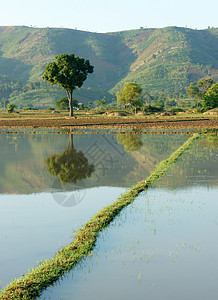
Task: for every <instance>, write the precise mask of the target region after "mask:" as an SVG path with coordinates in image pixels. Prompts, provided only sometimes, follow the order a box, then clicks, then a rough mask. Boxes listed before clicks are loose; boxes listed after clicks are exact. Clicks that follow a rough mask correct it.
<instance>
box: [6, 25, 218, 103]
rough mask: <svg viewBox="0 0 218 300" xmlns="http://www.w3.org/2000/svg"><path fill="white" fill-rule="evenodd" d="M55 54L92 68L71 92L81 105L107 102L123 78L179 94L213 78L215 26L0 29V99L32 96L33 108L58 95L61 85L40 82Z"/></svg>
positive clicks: (217, 72)
mask: <svg viewBox="0 0 218 300" xmlns="http://www.w3.org/2000/svg"><path fill="white" fill-rule="evenodd" d="M60 53H74V54H75V55H78V56H81V57H84V58H86V59H89V60H90V62H91V64H92V65H94V67H95V69H94V73H93V74H91V75H89V77H88V79H87V81H86V82H85V84H84V88H83V89H81V91H77V93H76V96H77V97H78V98H79V100H80V101H84V103H87V102H88V101H90V100H91V101H93V100H97V99H99V97H102V98H103V97H104V96H106V97H107V98H109V101H111V100H112V97H111V96H109V94H108V93H107V92H110V93H112V94H115V92H116V91H117V90H119V89H120V88H121V87H122V84H123V83H124V82H125V81H135V82H137V83H140V84H141V85H142V87H143V89H145V90H147V91H148V92H150V93H159V94H160V93H161V92H162V91H163V92H164V93H173V92H179V93H184V92H185V89H186V87H187V86H188V85H189V83H190V82H192V81H198V80H199V79H200V78H204V77H211V78H213V79H214V80H215V81H217V80H218V29H206V30H192V29H188V28H178V27H167V28H161V29H143V28H142V29H139V30H130V31H123V32H115V33H105V34H102V33H91V32H85V31H79V30H73V29H58V28H41V29H40V28H32V27H25V26H18V27H0V100H1V98H2V97H6V98H9V100H10V101H11V100H13V101H15V102H17V103H20V102H23V103H27V102H28V101H27V100H26V99H28V97H32V98H31V99H34V101H35V105H36V106H37V103H38V104H40V103H41V100H42V101H44V103H46V105H47V104H49V103H52V102H54V101H55V100H56V98H57V96H58V97H59V94H61V96H62V95H63V93H62V92H61V90H60V89H59V91H58V92H57V89H55V90H54V88H53V87H49V86H48V85H46V84H44V83H41V76H42V74H43V70H44V67H45V66H46V64H47V63H48V62H50V61H52V60H53V59H54V57H55V56H56V55H58V54H60ZM30 83H34V84H33V85H31V84H30ZM11 93H13V94H12V95H11ZM99 93H100V94H99ZM43 95H44V96H43ZM42 96H43V97H44V98H45V99H46V100H45V99H44V100H43V99H41V97H42ZM30 101H31V100H30Z"/></svg>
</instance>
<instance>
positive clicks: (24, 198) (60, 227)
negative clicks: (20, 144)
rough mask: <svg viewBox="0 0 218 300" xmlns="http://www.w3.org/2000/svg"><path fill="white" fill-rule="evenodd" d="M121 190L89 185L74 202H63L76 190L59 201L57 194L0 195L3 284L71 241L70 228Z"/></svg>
mask: <svg viewBox="0 0 218 300" xmlns="http://www.w3.org/2000/svg"><path fill="white" fill-rule="evenodd" d="M124 191H125V190H124V189H122V188H111V187H110V188H108V187H101V188H92V189H87V190H83V191H82V201H80V202H79V203H78V205H76V206H75V205H74V206H70V207H69V205H65V204H67V201H68V199H69V201H70V202H69V204H70V205H71V204H72V203H71V200H70V199H71V198H72V196H73V195H75V197H77V194H76V193H78V192H66V193H63V194H62V197H66V200H65V201H63V202H61V203H59V202H58V201H57V194H58V193H55V197H54V194H49V193H40V194H35V195H34V194H33V195H1V196H0V207H1V218H0V228H1V230H0V245H1V247H0V281H1V283H2V285H3V286H5V284H6V283H9V282H10V281H11V280H12V278H17V277H19V276H21V274H23V273H25V272H27V270H28V269H30V268H32V267H33V266H35V265H36V263H37V261H41V260H42V259H48V258H50V257H53V256H54V254H55V252H56V251H57V250H58V249H60V248H62V247H63V246H64V245H66V244H69V243H70V242H71V241H72V240H73V235H74V230H75V229H76V228H78V227H80V226H82V224H84V223H86V222H87V221H88V220H89V219H90V218H91V217H92V216H93V215H94V214H95V213H97V212H98V211H99V210H100V209H101V208H103V207H105V206H106V205H108V204H110V203H112V202H113V201H115V200H116V198H117V197H118V196H119V195H120V194H121V193H122V192H124Z"/></svg>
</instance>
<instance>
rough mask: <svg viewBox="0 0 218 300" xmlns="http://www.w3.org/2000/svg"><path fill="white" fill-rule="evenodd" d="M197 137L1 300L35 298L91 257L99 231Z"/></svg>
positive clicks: (11, 287)
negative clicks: (84, 259)
mask: <svg viewBox="0 0 218 300" xmlns="http://www.w3.org/2000/svg"><path fill="white" fill-rule="evenodd" d="M199 136H200V135H199V134H194V135H193V136H192V137H190V138H189V139H188V141H186V142H185V143H184V144H183V145H182V146H181V147H180V148H179V149H178V150H176V151H175V152H174V153H173V154H172V155H171V156H170V157H169V158H168V159H166V160H164V161H162V162H161V163H160V164H159V165H158V167H157V168H156V169H155V170H154V171H153V172H152V173H151V174H150V176H149V177H148V178H147V180H143V181H141V182H139V183H138V184H137V185H135V186H134V187H132V188H131V189H130V190H129V191H127V192H126V193H125V194H123V195H121V196H120V197H119V198H118V200H117V201H116V202H114V203H113V204H112V205H109V206H107V207H105V208H103V209H102V210H100V211H99V212H98V213H97V214H95V215H94V217H92V218H91V219H90V220H89V221H88V222H87V223H86V224H85V225H84V226H83V227H82V228H81V229H80V230H79V231H78V232H77V234H76V236H75V238H74V241H73V242H72V243H71V244H70V245H67V246H65V247H64V248H63V249H62V250H60V251H58V252H57V253H56V255H55V256H54V257H53V258H52V259H50V260H45V261H43V262H42V263H41V264H40V265H39V266H38V267H36V268H35V269H31V270H30V271H29V272H28V273H27V274H26V275H23V276H21V277H20V278H19V279H15V280H14V281H13V282H11V283H10V284H9V285H8V286H7V287H6V288H5V289H3V290H2V291H1V293H0V299H34V298H36V297H38V296H39V295H40V293H41V292H42V290H44V289H45V288H46V287H48V286H49V285H51V284H52V283H54V282H55V281H57V280H58V279H59V278H60V277H61V276H62V275H63V274H64V273H65V272H68V271H70V270H71V269H72V268H73V267H74V266H75V265H76V264H77V263H78V262H79V261H80V260H81V259H82V258H84V257H86V256H88V255H91V254H92V250H93V248H94V246H95V243H96V239H97V237H98V234H99V232H100V231H101V230H103V229H104V228H105V227H106V226H108V225H109V224H110V223H111V222H112V221H113V219H114V218H115V217H116V216H117V215H119V213H120V211H121V210H122V209H123V208H124V207H126V206H127V205H129V204H130V203H132V202H133V201H134V199H135V198H136V197H137V196H138V195H139V193H141V192H142V191H144V190H146V189H147V188H148V186H149V185H150V184H152V183H154V182H155V181H156V180H157V179H158V178H159V177H160V176H162V175H163V174H164V173H165V172H166V171H167V169H168V168H169V167H170V165H171V164H173V163H175V162H176V161H177V159H178V158H179V157H180V156H181V155H182V153H183V152H184V151H186V150H187V149H188V148H189V147H190V146H191V144H192V143H193V142H194V141H195V140H196V139H197V138H198V137H199ZM139 279H140V278H139Z"/></svg>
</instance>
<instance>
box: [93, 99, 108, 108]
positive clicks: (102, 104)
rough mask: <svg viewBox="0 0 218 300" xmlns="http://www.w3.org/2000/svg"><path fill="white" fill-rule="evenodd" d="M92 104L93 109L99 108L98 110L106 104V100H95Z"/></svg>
mask: <svg viewBox="0 0 218 300" xmlns="http://www.w3.org/2000/svg"><path fill="white" fill-rule="evenodd" d="M94 104H95V107H98V106H99V108H103V107H104V106H105V105H106V104H107V100H105V99H102V100H96V101H94Z"/></svg>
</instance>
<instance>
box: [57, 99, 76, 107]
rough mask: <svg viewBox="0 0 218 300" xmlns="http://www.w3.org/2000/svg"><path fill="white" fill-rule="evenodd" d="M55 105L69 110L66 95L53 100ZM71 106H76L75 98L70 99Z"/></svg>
mask: <svg viewBox="0 0 218 300" xmlns="http://www.w3.org/2000/svg"><path fill="white" fill-rule="evenodd" d="M55 105H56V107H57V108H58V109H60V110H65V109H67V110H69V109H70V108H69V100H68V98H67V97H62V98H60V99H58V100H57V101H56V102H55ZM72 106H73V107H78V101H77V100H75V99H72Z"/></svg>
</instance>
